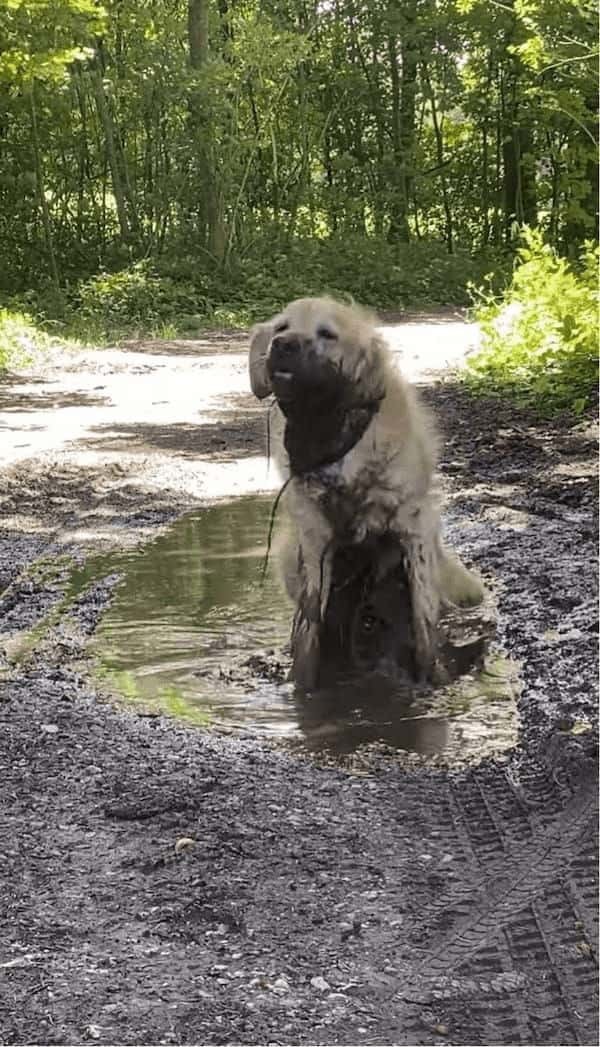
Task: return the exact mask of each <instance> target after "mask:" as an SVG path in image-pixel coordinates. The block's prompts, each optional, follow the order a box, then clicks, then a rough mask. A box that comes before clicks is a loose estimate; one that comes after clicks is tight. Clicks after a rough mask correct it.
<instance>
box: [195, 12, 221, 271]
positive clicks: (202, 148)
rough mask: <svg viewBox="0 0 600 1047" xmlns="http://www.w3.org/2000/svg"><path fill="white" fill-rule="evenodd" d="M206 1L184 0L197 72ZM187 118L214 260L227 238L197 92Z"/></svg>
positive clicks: (210, 138) (203, 55) (204, 52)
mask: <svg viewBox="0 0 600 1047" xmlns="http://www.w3.org/2000/svg"><path fill="white" fill-rule="evenodd" d="M208 31H209V0H188V48H189V62H190V66H191V68H192V69H195V70H197V71H200V70H202V69H203V68H204V66H205V65H206V63H207V61H208V59H209V38H208ZM190 118H191V125H192V133H193V137H194V138H195V140H196V145H197V149H198V161H199V174H200V180H201V183H202V186H201V194H202V195H201V214H200V225H201V227H202V229H201V232H202V238H203V239H204V241H205V243H206V246H207V247H208V250H209V251H210V253H211V254H212V255H214V257H215V258H216V259H217V261H218V262H222V261H223V258H224V256H225V250H226V244H227V239H226V235H225V227H224V222H223V201H222V198H221V195H220V193H219V191H218V187H217V178H216V171H215V159H214V133H213V127H212V123H211V120H212V118H211V114H210V112H209V111H208V107H207V105H206V103H205V102H204V101H203V100H202V98H201V97H200V95H199V92H198V91H195V90H193V89H192V92H191V95H190Z"/></svg>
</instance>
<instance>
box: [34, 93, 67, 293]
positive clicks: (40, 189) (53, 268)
mask: <svg viewBox="0 0 600 1047" xmlns="http://www.w3.org/2000/svg"><path fill="white" fill-rule="evenodd" d="M30 107H31V141H32V145H33V161H34V164H35V188H36V192H37V198H38V204H39V208H40V213H41V216H42V227H43V229H44V240H45V241H46V251H47V252H48V263H49V265H50V274H51V276H52V283H53V284H54V286H55V288H56V290H57V291H58V290H59V289H60V280H59V277H58V266H57V264H56V254H55V251H54V238H53V235H52V219H51V217H50V209H49V207H48V201H47V200H46V191H45V187H44V173H43V170H42V160H41V156H40V144H39V137H38V125H37V109H36V104H35V80H33V81H32V83H31V88H30Z"/></svg>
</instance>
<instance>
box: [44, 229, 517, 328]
mask: <svg viewBox="0 0 600 1047" xmlns="http://www.w3.org/2000/svg"><path fill="white" fill-rule="evenodd" d="M490 264H494V265H495V266H496V267H497V268H498V269H499V271H501V270H502V264H503V263H502V259H501V257H500V256H498V255H497V254H496V255H494V254H493V253H492V252H490V251H487V252H484V253H482V254H480V255H479V256H475V257H471V256H469V255H467V254H466V252H463V251H459V252H458V253H457V254H455V255H449V254H448V253H447V252H446V251H445V249H444V247H443V246H442V245H439V244H438V245H435V244H410V245H409V244H400V245H395V246H392V245H390V244H388V243H387V242H386V241H385V240H374V239H368V238H366V237H359V236H349V237H344V238H336V239H331V240H323V241H319V240H314V239H308V238H307V239H296V240H294V241H293V242H291V243H288V244H287V245H284V244H282V243H280V244H279V245H278V244H277V242H276V240H275V239H274V238H271V237H269V236H267V235H264V236H263V237H262V238H261V239H259V240H257V241H255V243H254V245H253V250H252V252H251V253H249V254H247V255H246V257H245V258H244V259H242V260H239V261H237V262H236V263H235V264H233V265H232V266H231V267H230V268H229V269H228V270H225V271H224V270H220V269H215V267H214V266H212V267H210V266H209V265H206V263H205V266H204V268H202V267H201V266H200V264H199V262H198V259H197V258H193V257H190V256H188V257H186V256H185V255H184V254H182V255H180V256H179V257H164V258H161V259H158V260H156V261H154V262H150V261H146V262H137V263H134V264H133V265H131V266H129V267H127V268H125V269H121V270H119V271H118V272H113V273H100V274H99V275H97V276H94V277H92V278H91V279H88V280H85V281H83V282H81V283H80V284H78V285H76V286H75V288H74V290H73V291H72V292H71V294H70V296H69V299H68V304H67V306H66V307H65V303H64V302H62V303H61V301H60V300H59V299H56V297H55V296H54V298H50V299H48V298H47V297H46V298H45V299H44V301H43V302H42V301H41V300H40V301H39V307H40V308H42V306H43V311H44V315H45V318H46V323H47V322H48V317H54V318H55V319H57V320H62V321H63V322H64V323H65V324H66V328H67V330H69V332H70V333H71V334H76V335H77V336H78V337H79V338H81V339H83V340H85V341H90V339H93V338H96V339H97V340H98V341H104V340H106V339H107V338H108V339H110V338H118V337H122V336H124V335H126V334H134V333H139V334H162V335H165V336H166V335H168V334H173V333H175V332H177V333H183V334H190V333H193V332H194V331H197V330H201V329H203V328H204V329H205V328H210V327H213V328H214V327H239V326H242V327H243V326H247V325H249V324H251V323H254V322H255V321H256V320H263V319H264V318H265V317H266V316H269V315H270V314H271V313H273V312H275V311H276V310H277V309H279V308H281V306H282V305H284V304H285V303H286V302H288V301H290V300H291V299H293V298H298V297H302V296H305V295H311V294H327V293H329V294H333V295H335V296H337V297H342V298H354V299H355V300H356V301H360V302H363V303H365V304H369V305H371V306H372V307H374V308H378V309H401V308H405V307H408V306H415V305H417V306H427V305H432V304H466V303H467V302H468V292H467V282H468V280H471V281H475V282H477V281H480V280H482V279H483V276H484V274H485V273H486V272H487V271H488V270H489V267H490ZM52 302H54V303H55V306H54V308H53V307H52V304H51V303H52Z"/></svg>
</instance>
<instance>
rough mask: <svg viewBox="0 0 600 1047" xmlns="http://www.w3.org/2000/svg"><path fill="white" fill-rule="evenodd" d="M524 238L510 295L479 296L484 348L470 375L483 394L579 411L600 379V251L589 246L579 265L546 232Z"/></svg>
mask: <svg viewBox="0 0 600 1047" xmlns="http://www.w3.org/2000/svg"><path fill="white" fill-rule="evenodd" d="M522 237H523V238H522V244H521V247H520V249H519V251H518V258H517V263H516V266H515V269H514V272H513V274H512V279H511V281H510V284H509V285H508V287H506V289H505V290H504V292H503V294H501V295H500V296H496V295H495V294H494V293H493V292H490V291H489V290H482V289H479V290H477V291H475V292H474V298H475V302H476V304H475V308H474V310H473V316H474V319H475V320H477V322H478V323H479V324H480V327H481V331H482V334H483V344H482V349H481V351H480V352H478V353H477V354H476V355H475V356H473V357H471V359H470V360H469V361H468V368H467V371H466V372H465V376H466V379H467V381H468V382H469V383H470V385H471V386H472V388H474V389H475V390H476V391H478V392H485V393H487V394H489V393H499V394H503V395H505V394H508V395H511V396H514V397H515V398H517V399H519V400H521V401H523V402H525V403H530V404H533V405H534V406H535V407H536V408H538V409H539V410H540V411H541V412H542V413H545V414H549V413H552V412H554V411H557V410H561V409H568V410H570V411H572V412H574V413H575V414H580V413H581V412H582V411H583V410H584V409H585V407H586V406H587V405H588V404H589V403H590V401H591V400H592V399H593V397H594V395H595V392H596V389H597V381H598V261H599V252H598V248H597V247H595V246H594V245H592V244H587V245H586V246H585V248H584V250H583V252H582V255H581V258H580V259H579V262H578V265H577V266H576V267H572V266H570V265H569V263H568V262H567V261H566V260H565V259H564V258H560V257H559V256H558V255H557V253H556V251H555V250H554V249H553V248H551V247H550V246H548V245H547V244H544V242H543V240H542V236H541V234H540V233H538V232H536V231H533V230H530V229H524V230H523V234H522Z"/></svg>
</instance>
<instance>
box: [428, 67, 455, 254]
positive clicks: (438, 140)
mask: <svg viewBox="0 0 600 1047" xmlns="http://www.w3.org/2000/svg"><path fill="white" fill-rule="evenodd" d="M421 69H422V72H423V80H424V83H425V86H426V88H427V94H428V96H429V105H430V108H431V120H432V123H433V132H434V135H435V150H436V159H437V164H438V167H439V168H440V183H441V187H442V204H443V207H444V217H445V222H446V245H447V247H448V254H452V252H453V250H454V233H453V223H452V209H451V207H450V197H449V195H448V184H447V182H446V175H445V161H444V137H443V134H442V127H441V124H440V121H439V118H438V112H437V106H436V104H435V95H434V93H433V85H432V83H431V78H430V76H429V69H428V66H427V62H422V63H421Z"/></svg>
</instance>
